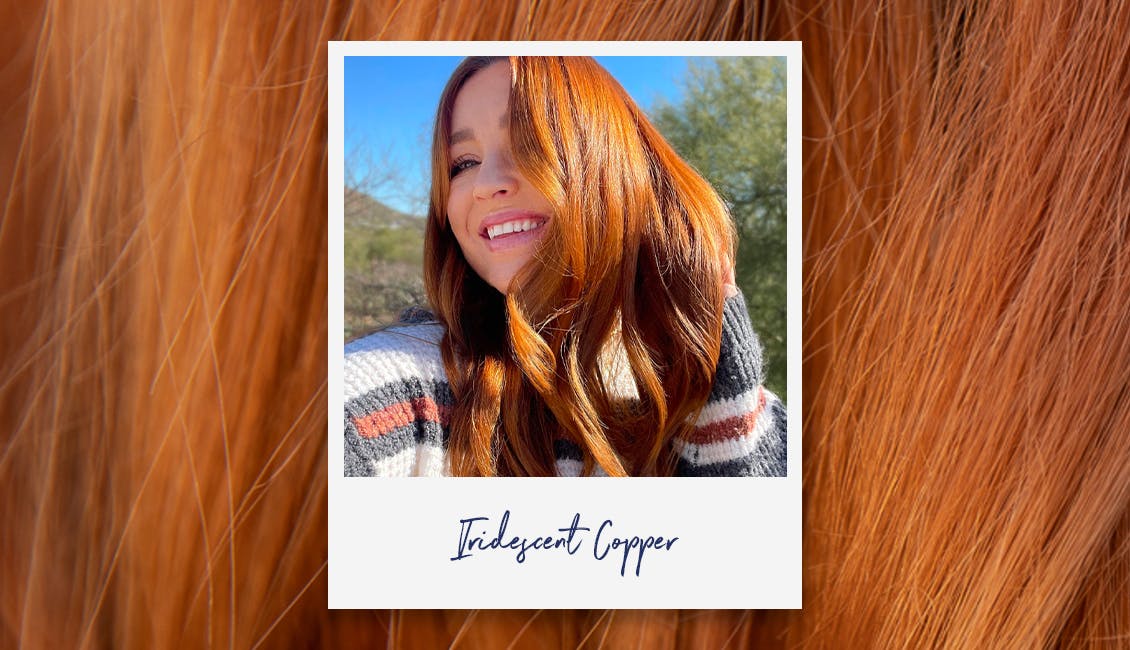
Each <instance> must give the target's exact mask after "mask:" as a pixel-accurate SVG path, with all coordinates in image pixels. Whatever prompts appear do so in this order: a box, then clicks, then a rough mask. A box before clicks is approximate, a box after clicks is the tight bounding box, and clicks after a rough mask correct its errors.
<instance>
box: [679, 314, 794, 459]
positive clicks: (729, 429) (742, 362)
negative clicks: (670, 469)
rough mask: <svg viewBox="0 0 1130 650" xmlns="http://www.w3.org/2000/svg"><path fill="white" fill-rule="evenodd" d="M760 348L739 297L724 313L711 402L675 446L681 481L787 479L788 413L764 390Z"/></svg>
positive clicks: (779, 402)
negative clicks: (686, 478) (697, 478)
mask: <svg viewBox="0 0 1130 650" xmlns="http://www.w3.org/2000/svg"><path fill="white" fill-rule="evenodd" d="M763 381H764V375H763V370H762V355H761V342H760V341H759V340H758V338H757V334H755V333H754V331H753V326H752V325H751V324H750V322H749V313H748V312H747V310H746V305H745V300H744V299H743V297H742V295H741V294H740V293H738V294H737V295H735V296H731V297H729V298H727V299H726V303H725V305H724V307H723V311H722V347H721V351H720V353H719V355H718V368H717V372H716V373H715V377H714V387H713V388H712V389H711V392H710V400H709V401H708V402H707V403H706V406H705V407H704V408H703V410H702V412H701V413H700V414H699V417H698V420H697V421H696V422H695V427H694V429H693V430H692V431H691V433H690V434H689V435H688V436H687V437H686V439H684V440H677V441H676V443H675V445H676V449H677V451H678V452H679V461H678V466H677V469H676V473H677V474H678V475H679V476H785V473H786V449H787V447H786V441H787V436H786V430H787V420H786V415H785V407H784V405H783V404H782V403H781V400H779V399H778V398H777V396H776V395H774V394H773V393H771V392H769V391H768V390H766V389H765V387H764V386H762V382H763Z"/></svg>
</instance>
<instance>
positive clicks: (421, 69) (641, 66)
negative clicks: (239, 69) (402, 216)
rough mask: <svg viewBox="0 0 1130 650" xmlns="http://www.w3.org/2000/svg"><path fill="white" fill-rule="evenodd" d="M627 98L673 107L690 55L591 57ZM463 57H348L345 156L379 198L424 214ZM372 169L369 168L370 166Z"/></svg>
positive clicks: (644, 103)
mask: <svg viewBox="0 0 1130 650" xmlns="http://www.w3.org/2000/svg"><path fill="white" fill-rule="evenodd" d="M596 58H597V60H598V61H600V63H601V65H603V66H604V67H605V68H607V69H608V71H609V72H610V73H612V76H614V77H616V79H617V80H618V81H619V82H620V83H621V84H622V85H623V86H624V88H625V89H626V90H627V91H628V93H630V94H631V95H632V98H633V99H635V100H636V102H637V103H638V104H639V105H640V106H642V107H643V108H644V110H648V109H650V108H651V107H652V106H653V105H654V104H655V102H656V100H657V99H660V98H663V99H666V100H667V101H669V102H672V103H676V102H678V101H679V99H680V98H681V96H682V91H681V86H680V79H681V78H682V76H683V74H684V72H685V71H686V69H687V60H688V57H627V56H603V57H600V56H598V57H596ZM461 59H462V57H444V56H430V57H428V56H421V57H382V56H373V57H357V56H347V57H345V98H344V99H345V101H344V106H345V156H346V174H347V177H348V174H349V173H350V171H349V170H350V168H353V169H357V170H360V171H361V173H364V172H365V171H366V170H368V171H369V172H370V176H372V177H375V178H387V179H388V180H386V181H385V182H383V183H377V184H376V185H377V186H378V187H379V190H378V191H376V192H375V194H376V196H377V198H378V199H379V200H381V201H383V202H385V203H387V204H388V205H390V206H392V207H393V208H396V209H398V210H401V211H403V212H408V213H412V214H422V213H423V210H424V207H423V206H424V205H425V204H424V201H426V198H427V197H426V191H427V187H428V183H429V180H428V178H429V173H430V172H429V170H428V155H429V154H428V152H429V147H430V146H431V144H430V143H431V127H432V119H433V118H434V113H435V108H436V104H437V103H438V102H439V94H440V92H441V91H442V90H443V85H444V83H446V82H447V78H448V77H449V76H450V75H451V72H452V70H454V69H455V66H456V65H458V64H459V61H460V60H461ZM370 162H372V163H373V165H374V168H373V169H371V170H370V169H369V163H370Z"/></svg>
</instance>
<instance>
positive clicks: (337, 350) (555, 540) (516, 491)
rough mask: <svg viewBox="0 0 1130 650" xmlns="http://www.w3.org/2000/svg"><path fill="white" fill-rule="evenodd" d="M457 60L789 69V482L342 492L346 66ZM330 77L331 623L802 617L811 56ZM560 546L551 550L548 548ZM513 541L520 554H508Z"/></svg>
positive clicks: (356, 484)
mask: <svg viewBox="0 0 1130 650" xmlns="http://www.w3.org/2000/svg"><path fill="white" fill-rule="evenodd" d="M453 55H454V56H468V55H565V56H773V57H784V58H785V59H786V70H787V100H786V101H787V131H786V132H787V136H786V137H787V145H786V146H787V179H788V199H787V205H788V225H787V232H788V251H787V273H788V279H787V287H788V289H787V323H788V327H787V331H788V343H787V345H788V350H787V352H788V367H787V385H788V395H789V402H788V404H787V411H788V420H789V432H788V456H787V458H788V461H787V462H788V473H787V476H785V477H780V478H628V479H614V478H347V477H345V476H344V471H343V466H344V436H343V432H342V415H341V408H342V404H343V395H344V389H343V378H342V374H343V370H342V367H343V357H342V350H343V348H344V335H343V313H344V296H343V290H344V271H343V261H342V256H343V245H344V242H343V214H344V197H343V192H342V191H340V188H342V187H343V186H344V59H345V57H346V56H389V57H407V56H453ZM328 71H329V104H328V106H329V111H328V127H329V132H328V140H329V142H328V147H329V150H328V154H329V157H328V167H329V188H330V191H329V215H328V218H329V244H328V245H329V262H328V263H329V273H328V278H329V297H328V319H329V336H328V339H329V342H328V345H329V347H328V350H327V357H328V360H329V369H328V404H329V407H328V409H327V411H328V417H327V426H328V441H329V444H328V456H329V458H328V464H329V486H328V488H329V504H328V517H329V523H328V535H329V543H328V548H329V558H328V566H327V575H328V583H329V590H328V591H329V598H328V600H329V602H328V605H329V607H330V608H331V609H341V608H348V609H388V608H396V609H421V608H422V609H543V608H545V609H572V608H578V609H640V608H648V609H666V608H679V609H799V608H800V607H801V542H802V536H801V443H802V435H801V424H802V421H801V409H800V405H801V403H802V400H803V392H802V389H803V387H802V382H801V342H802V338H801V336H802V323H801V270H802V269H801V241H802V235H801V135H800V127H801V83H800V82H801V44H800V43H799V42H580V41H577V42H426V41H425V42H387V41H386V42H344V41H332V42H330V43H329V65H328ZM437 100H438V97H437ZM335 188H337V189H335ZM468 536H479V537H480V539H482V540H485V541H486V542H487V543H488V544H489V542H490V541H491V540H494V539H497V540H498V543H496V544H494V546H495V547H496V548H493V549H487V550H479V549H468V548H467V547H466V544H465V542H466V540H467V538H468ZM547 536H548V537H550V538H551V539H552V541H551V542H550V543H549V544H548V546H549V548H542V546H545V545H546V543H545V538H546V537H547ZM514 538H517V539H518V540H520V541H519V542H518V543H517V544H511V541H512V540H513V539H514ZM538 540H541V541H540V542H539V541H538ZM498 547H501V548H498ZM523 547H524V550H523Z"/></svg>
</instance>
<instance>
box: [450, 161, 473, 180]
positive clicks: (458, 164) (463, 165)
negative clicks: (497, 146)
mask: <svg viewBox="0 0 1130 650" xmlns="http://www.w3.org/2000/svg"><path fill="white" fill-rule="evenodd" d="M477 164H478V161H476V160H475V159H474V158H460V159H459V160H456V161H455V162H453V163H452V164H451V176H450V178H455V177H456V176H457V175H459V173H460V172H462V171H463V170H465V169H470V168H471V167H474V166H475V165H477Z"/></svg>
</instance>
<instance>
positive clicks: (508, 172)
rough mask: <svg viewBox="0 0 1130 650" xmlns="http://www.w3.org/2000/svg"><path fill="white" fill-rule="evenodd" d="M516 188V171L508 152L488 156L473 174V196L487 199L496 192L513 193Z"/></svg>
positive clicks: (496, 193)
mask: <svg viewBox="0 0 1130 650" xmlns="http://www.w3.org/2000/svg"><path fill="white" fill-rule="evenodd" d="M517 190H518V172H517V170H515V169H514V162H513V161H512V160H511V159H510V155H509V154H499V155H496V156H490V157H487V158H485V159H484V160H483V162H482V163H480V164H479V170H478V173H477V174H475V197H476V198H480V199H489V198H491V197H493V196H496V195H498V194H513V193H514V192H516V191H517Z"/></svg>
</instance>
